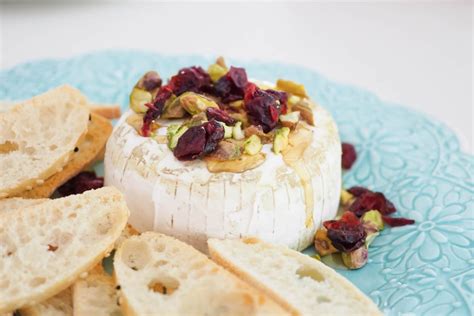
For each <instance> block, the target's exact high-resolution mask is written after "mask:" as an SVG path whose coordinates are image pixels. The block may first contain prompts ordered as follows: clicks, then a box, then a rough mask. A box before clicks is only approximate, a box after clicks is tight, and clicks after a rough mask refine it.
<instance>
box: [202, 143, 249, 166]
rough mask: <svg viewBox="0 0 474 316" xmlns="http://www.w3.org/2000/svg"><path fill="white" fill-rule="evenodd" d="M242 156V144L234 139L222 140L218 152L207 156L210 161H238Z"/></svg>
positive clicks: (215, 151)
mask: <svg viewBox="0 0 474 316" xmlns="http://www.w3.org/2000/svg"><path fill="white" fill-rule="evenodd" d="M241 156H242V143H241V142H239V141H235V140H233V139H226V140H222V141H220V142H219V143H218V144H217V148H216V150H214V151H213V152H212V153H210V154H209V155H207V158H208V159H213V160H218V161H229V160H236V159H239V158H240V157H241Z"/></svg>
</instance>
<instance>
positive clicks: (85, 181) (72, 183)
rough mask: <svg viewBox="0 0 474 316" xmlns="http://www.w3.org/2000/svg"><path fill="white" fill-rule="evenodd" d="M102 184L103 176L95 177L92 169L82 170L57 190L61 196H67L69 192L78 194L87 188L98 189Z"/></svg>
mask: <svg viewBox="0 0 474 316" xmlns="http://www.w3.org/2000/svg"><path fill="white" fill-rule="evenodd" d="M103 186H104V178H103V177H97V176H96V174H95V172H93V171H83V172H80V173H79V174H78V175H77V176H75V177H74V178H71V179H69V181H67V182H66V183H64V184H63V185H62V186H60V187H59V188H58V192H59V194H61V196H68V195H71V194H80V193H82V192H84V191H87V190H92V189H98V188H101V187H103Z"/></svg>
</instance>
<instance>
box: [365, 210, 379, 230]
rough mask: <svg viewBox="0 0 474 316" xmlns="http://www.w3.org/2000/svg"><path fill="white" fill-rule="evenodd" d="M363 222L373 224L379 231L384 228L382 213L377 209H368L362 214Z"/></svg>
mask: <svg viewBox="0 0 474 316" xmlns="http://www.w3.org/2000/svg"><path fill="white" fill-rule="evenodd" d="M361 220H362V223H363V224H371V226H374V227H375V228H376V229H377V231H381V230H383V228H384V225H383V219H382V214H380V212H379V211H377V210H371V211H367V212H365V213H364V215H362V219H361Z"/></svg>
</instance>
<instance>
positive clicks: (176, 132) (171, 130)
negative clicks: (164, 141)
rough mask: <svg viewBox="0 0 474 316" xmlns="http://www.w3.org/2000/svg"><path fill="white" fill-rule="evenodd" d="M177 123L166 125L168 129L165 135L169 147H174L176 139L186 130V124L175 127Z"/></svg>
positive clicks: (176, 142)
mask: <svg viewBox="0 0 474 316" xmlns="http://www.w3.org/2000/svg"><path fill="white" fill-rule="evenodd" d="M176 125H177V124H173V125H170V126H168V130H167V131H166V132H167V133H166V134H167V136H168V147H169V148H170V149H174V148H175V147H176V145H177V144H178V139H179V138H180V137H181V136H182V135H183V134H184V132H186V131H187V130H188V127H187V126H184V125H182V126H178V127H177V128H176Z"/></svg>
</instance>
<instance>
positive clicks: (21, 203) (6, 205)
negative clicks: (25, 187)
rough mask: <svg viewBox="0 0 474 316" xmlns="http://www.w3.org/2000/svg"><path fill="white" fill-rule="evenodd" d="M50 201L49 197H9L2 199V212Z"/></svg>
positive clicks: (0, 205) (0, 208)
mask: <svg viewBox="0 0 474 316" xmlns="http://www.w3.org/2000/svg"><path fill="white" fill-rule="evenodd" d="M45 201H49V200H48V199H23V198H8V199H1V200H0V212H2V211H11V210H17V209H20V208H25V207H28V206H33V205H37V204H40V203H43V202H45Z"/></svg>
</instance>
